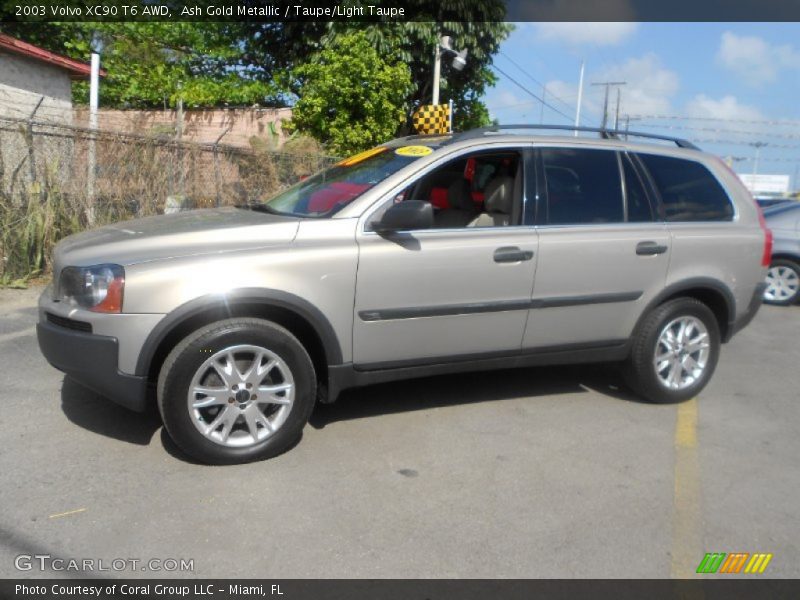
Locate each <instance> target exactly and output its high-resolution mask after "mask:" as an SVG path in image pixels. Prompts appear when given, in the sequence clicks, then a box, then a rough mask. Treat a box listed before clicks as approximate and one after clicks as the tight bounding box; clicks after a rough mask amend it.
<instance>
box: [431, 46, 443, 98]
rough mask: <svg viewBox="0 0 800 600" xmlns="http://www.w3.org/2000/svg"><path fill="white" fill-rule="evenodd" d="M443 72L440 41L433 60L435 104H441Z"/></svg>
mask: <svg viewBox="0 0 800 600" xmlns="http://www.w3.org/2000/svg"><path fill="white" fill-rule="evenodd" d="M441 72H442V48H441V44H440V42H439V40H436V55H435V57H434V59H433V102H432V104H433V105H434V106H436V105H437V104H439V77H440V75H441Z"/></svg>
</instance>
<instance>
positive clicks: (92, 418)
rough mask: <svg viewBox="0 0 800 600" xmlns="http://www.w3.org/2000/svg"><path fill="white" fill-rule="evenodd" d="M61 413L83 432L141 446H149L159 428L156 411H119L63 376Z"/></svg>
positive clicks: (112, 404) (98, 396)
mask: <svg viewBox="0 0 800 600" xmlns="http://www.w3.org/2000/svg"><path fill="white" fill-rule="evenodd" d="M61 410H62V411H64V414H65V415H66V416H67V418H68V419H69V420H70V421H72V422H73V423H75V424H76V425H79V426H80V427H83V428H84V429H88V430H89V431H92V432H94V433H99V434H100V435H105V436H107V437H110V438H114V439H118V440H122V441H123V442H128V443H131V444H139V445H141V446H147V445H149V444H150V441H151V440H152V439H153V434H155V432H156V431H157V430H158V428H159V427H161V419H160V417H159V416H158V414H157V412H156V411H150V412H147V413H137V412H133V411H131V410H128V409H126V408H122V407H121V406H117V405H116V404H114V403H113V402H112V401H111V400H108V399H107V398H104V397H103V396H100V395H99V394H96V393H95V392H93V391H92V390H90V389H87V388H85V387H83V386H82V385H81V384H79V383H78V382H76V381H74V380H73V379H70V378H69V377H64V382H63V384H62V385H61Z"/></svg>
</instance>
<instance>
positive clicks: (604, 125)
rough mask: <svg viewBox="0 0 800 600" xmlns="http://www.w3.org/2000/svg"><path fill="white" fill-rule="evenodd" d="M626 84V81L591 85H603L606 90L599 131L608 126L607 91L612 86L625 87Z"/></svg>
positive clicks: (599, 82)
mask: <svg viewBox="0 0 800 600" xmlns="http://www.w3.org/2000/svg"><path fill="white" fill-rule="evenodd" d="M627 83H628V82H627V81H598V82H594V83H592V85H603V86H605V88H606V93H605V98H604V99H603V124H602V125H601V126H600V129H605V128H606V125H607V124H608V89H609V88H610V87H611V86H612V85H626V84H627Z"/></svg>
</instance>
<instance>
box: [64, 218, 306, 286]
mask: <svg viewBox="0 0 800 600" xmlns="http://www.w3.org/2000/svg"><path fill="white" fill-rule="evenodd" d="M298 223H299V219H298V218H295V217H285V216H280V215H272V214H268V213H262V212H256V211H252V210H245V209H238V208H234V207H226V208H217V209H204V210H191V211H186V212H179V213H175V214H171V215H159V216H154V217H145V218H143V219H134V220H132V221H123V222H121V223H115V224H113V225H107V226H105V227H100V228H98V229H94V230H92V231H86V232H83V233H79V234H76V235H73V236H70V237H68V238H65V239H64V240H62V241H61V242H59V243H58V245H57V246H56V249H55V263H56V264H55V267H56V270H57V271H60V269H61V268H62V267H65V266H89V265H95V264H102V263H114V264H119V265H123V266H125V265H133V264H137V263H142V262H149V261H154V260H165V259H169V258H177V257H185V256H195V255H204V254H220V253H223V252H232V251H237V250H249V249H253V248H261V247H266V246H274V245H279V244H288V243H291V242H292V240H294V237H295V235H296V234H297V228H298Z"/></svg>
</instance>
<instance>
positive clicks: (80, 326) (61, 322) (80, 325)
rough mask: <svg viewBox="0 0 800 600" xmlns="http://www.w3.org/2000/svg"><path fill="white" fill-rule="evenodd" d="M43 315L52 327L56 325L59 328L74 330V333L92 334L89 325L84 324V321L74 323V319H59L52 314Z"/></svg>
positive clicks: (90, 325)
mask: <svg viewBox="0 0 800 600" xmlns="http://www.w3.org/2000/svg"><path fill="white" fill-rule="evenodd" d="M45 314H46V315H47V320H48V322H50V323H52V324H53V325H58V326H59V327H65V328H67V329H74V330H75V331H83V332H85V333H92V324H91V323H86V322H84V321H76V320H74V319H67V318H66V317H59V316H58V315H54V314H52V313H45Z"/></svg>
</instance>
